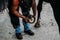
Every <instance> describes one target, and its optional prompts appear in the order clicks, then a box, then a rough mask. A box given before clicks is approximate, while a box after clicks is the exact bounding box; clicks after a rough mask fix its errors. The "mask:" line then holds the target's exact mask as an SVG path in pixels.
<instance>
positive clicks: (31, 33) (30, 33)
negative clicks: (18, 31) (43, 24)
mask: <svg viewBox="0 0 60 40" xmlns="http://www.w3.org/2000/svg"><path fill="white" fill-rule="evenodd" d="M24 33H26V34H28V35H31V36H32V35H34V32H32V31H31V30H28V31H24Z"/></svg>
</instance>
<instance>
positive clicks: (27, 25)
mask: <svg viewBox="0 0 60 40" xmlns="http://www.w3.org/2000/svg"><path fill="white" fill-rule="evenodd" d="M21 9H22V13H23V15H24V16H26V17H28V15H29V11H30V10H28V9H25V8H21ZM23 25H24V32H25V33H26V34H28V35H34V32H32V31H31V29H30V23H27V22H26V21H25V20H24V19H23Z"/></svg>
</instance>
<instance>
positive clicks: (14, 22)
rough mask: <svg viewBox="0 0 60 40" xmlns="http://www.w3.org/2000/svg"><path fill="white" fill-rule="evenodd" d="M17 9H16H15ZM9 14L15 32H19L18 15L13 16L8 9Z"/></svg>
mask: <svg viewBox="0 0 60 40" xmlns="http://www.w3.org/2000/svg"><path fill="white" fill-rule="evenodd" d="M17 11H18V9H17ZM9 16H10V19H11V24H12V25H13V27H14V28H15V31H16V33H19V32H21V29H20V23H19V17H17V16H15V15H14V14H13V13H12V12H11V11H10V10H9Z"/></svg>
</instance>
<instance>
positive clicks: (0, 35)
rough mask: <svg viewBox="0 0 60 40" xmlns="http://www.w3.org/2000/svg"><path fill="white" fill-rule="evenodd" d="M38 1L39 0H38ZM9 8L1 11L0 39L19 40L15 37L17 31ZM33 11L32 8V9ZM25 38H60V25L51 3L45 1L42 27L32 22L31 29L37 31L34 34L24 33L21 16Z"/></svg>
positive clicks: (48, 39)
mask: <svg viewBox="0 0 60 40" xmlns="http://www.w3.org/2000/svg"><path fill="white" fill-rule="evenodd" d="M36 2H37V1H36ZM7 11H8V10H7V9H5V10H4V11H3V12H0V40H18V39H16V37H15V31H14V29H13V27H12V25H11V23H10V18H9V15H8V12H7ZM30 13H32V10H31V11H30ZM20 24H21V29H22V35H23V40H60V35H59V32H58V25H57V23H56V21H55V19H54V14H53V10H52V8H51V6H50V4H49V3H45V2H43V9H42V12H41V19H40V24H41V27H40V28H34V24H35V23H34V24H31V25H30V26H31V30H32V31H33V32H34V33H35V35H34V36H29V35H26V34H24V32H23V31H24V27H23V25H22V19H21V18H20Z"/></svg>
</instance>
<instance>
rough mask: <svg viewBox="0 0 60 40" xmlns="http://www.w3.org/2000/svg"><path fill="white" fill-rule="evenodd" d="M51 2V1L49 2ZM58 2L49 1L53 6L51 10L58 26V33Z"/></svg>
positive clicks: (59, 18) (59, 25)
mask: <svg viewBox="0 0 60 40" xmlns="http://www.w3.org/2000/svg"><path fill="white" fill-rule="evenodd" d="M50 3H51V2H50ZM58 4H59V3H58V2H56V1H55V4H54V3H53V1H52V3H51V6H52V8H53V11H54V17H55V19H56V21H57V24H58V28H59V33H60V7H59V5H58Z"/></svg>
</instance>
